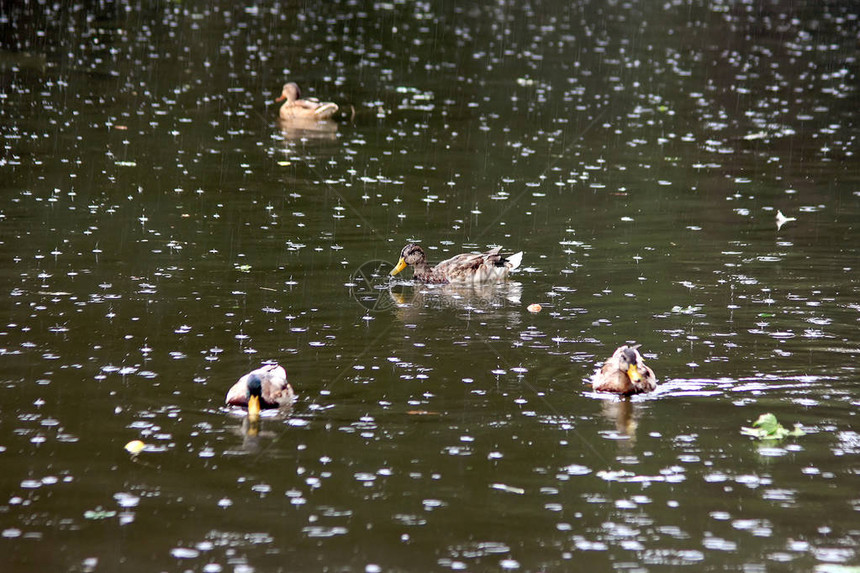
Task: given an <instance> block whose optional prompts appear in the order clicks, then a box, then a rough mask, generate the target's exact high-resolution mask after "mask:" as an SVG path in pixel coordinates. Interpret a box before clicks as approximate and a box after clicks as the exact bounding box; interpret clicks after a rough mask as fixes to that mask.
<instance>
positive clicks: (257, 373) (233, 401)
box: [225, 364, 295, 421]
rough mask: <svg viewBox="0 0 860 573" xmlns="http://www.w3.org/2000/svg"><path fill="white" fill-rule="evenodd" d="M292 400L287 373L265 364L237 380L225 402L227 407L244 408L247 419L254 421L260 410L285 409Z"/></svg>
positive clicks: (273, 365) (280, 367)
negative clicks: (246, 411) (246, 410)
mask: <svg viewBox="0 0 860 573" xmlns="http://www.w3.org/2000/svg"><path fill="white" fill-rule="evenodd" d="M294 399H295V393H294V392H293V387H292V386H290V383H289V382H287V371H286V370H284V368H283V366H279V365H277V364H267V365H266V366H263V367H261V368H257V369H256V370H254V371H252V372H249V373H248V374H245V375H244V376H242V377H241V378H239V381H238V382H236V383H235V384H233V387H232V388H230V391H229V392H227V399H226V400H225V402H226V404H227V405H229V406H246V407H247V408H248V419H249V420H251V421H256V420H258V419H259V417H260V410H261V409H265V408H286V407H288V406H290V405H292V403H293V400H294Z"/></svg>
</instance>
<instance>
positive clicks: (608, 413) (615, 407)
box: [601, 398, 639, 441]
mask: <svg viewBox="0 0 860 573" xmlns="http://www.w3.org/2000/svg"><path fill="white" fill-rule="evenodd" d="M601 410H602V411H603V416H604V417H605V418H606V419H607V420H609V421H610V422H613V423H614V424H615V431H616V432H618V433H619V434H620V435H622V436H626V437H628V438H630V440H631V441H634V440H636V428H637V426H638V425H639V424H638V422H637V420H638V418H639V414H638V412H637V411H636V406H635V405H634V404H633V402H631V401H630V399H629V398H622V399H621V400H604V401H603V404H602V405H601Z"/></svg>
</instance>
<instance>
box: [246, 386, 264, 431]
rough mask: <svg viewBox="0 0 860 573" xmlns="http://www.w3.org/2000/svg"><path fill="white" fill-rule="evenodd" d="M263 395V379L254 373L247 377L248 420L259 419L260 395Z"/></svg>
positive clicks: (254, 420)
mask: <svg viewBox="0 0 860 573" xmlns="http://www.w3.org/2000/svg"><path fill="white" fill-rule="evenodd" d="M262 395H263V381H262V380H260V377H259V376H258V375H256V374H252V375H251V376H249V377H248V421H249V422H256V421H257V420H259V419H260V397H261V396H262Z"/></svg>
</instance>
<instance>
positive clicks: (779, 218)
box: [776, 211, 797, 231]
mask: <svg viewBox="0 0 860 573" xmlns="http://www.w3.org/2000/svg"><path fill="white" fill-rule="evenodd" d="M792 221H797V217H786V216H785V215H783V214H782V211H777V212H776V230H777V231H779V230H780V229H782V226H783V225H785V224H786V223H791V222H792Z"/></svg>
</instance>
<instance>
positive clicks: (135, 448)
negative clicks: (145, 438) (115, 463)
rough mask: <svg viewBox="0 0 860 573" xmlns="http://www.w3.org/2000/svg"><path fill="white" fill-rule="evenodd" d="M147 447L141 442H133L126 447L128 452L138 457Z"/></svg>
mask: <svg viewBox="0 0 860 573" xmlns="http://www.w3.org/2000/svg"><path fill="white" fill-rule="evenodd" d="M145 447H146V444H144V443H143V442H141V441H140V440H132V441H130V442H129V443H127V444H126V445H125V449H126V451H127V452H128V453H130V454H131V455H133V456H136V455H137V454H139V453H140V452H142V451H143V448H145Z"/></svg>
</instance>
